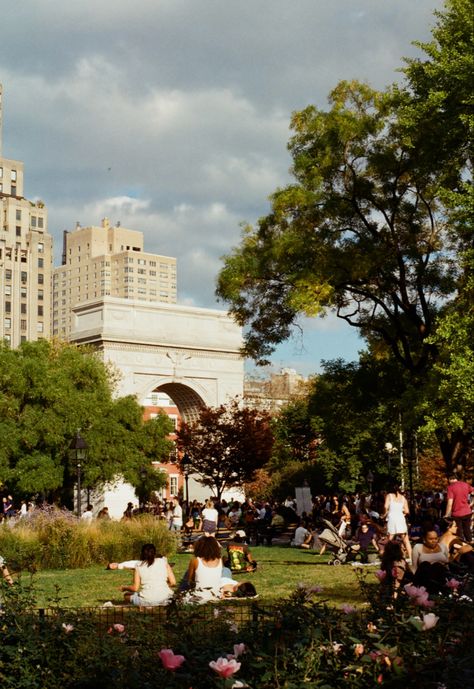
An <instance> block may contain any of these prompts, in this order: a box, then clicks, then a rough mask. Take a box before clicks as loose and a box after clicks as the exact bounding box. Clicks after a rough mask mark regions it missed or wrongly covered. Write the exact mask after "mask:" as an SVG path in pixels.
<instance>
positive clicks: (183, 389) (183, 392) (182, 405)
mask: <svg viewBox="0 0 474 689" xmlns="http://www.w3.org/2000/svg"><path fill="white" fill-rule="evenodd" d="M153 392H163V393H164V394H165V395H168V397H169V398H170V399H172V400H173V402H174V403H175V404H176V406H177V407H178V411H179V414H180V416H181V418H182V419H183V421H185V422H186V423H193V422H194V421H197V420H198V418H199V411H200V410H201V409H202V408H203V407H204V406H205V404H204V401H203V399H202V397H200V395H198V393H197V392H195V391H194V390H193V389H192V388H190V387H188V386H187V385H183V384H182V383H164V384H163V385H159V386H158V387H157V388H155V390H154V391H153Z"/></svg>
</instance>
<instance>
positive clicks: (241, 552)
mask: <svg viewBox="0 0 474 689" xmlns="http://www.w3.org/2000/svg"><path fill="white" fill-rule="evenodd" d="M245 539H246V534H245V531H244V530H243V529H239V530H238V531H236V532H235V535H234V537H233V538H232V540H231V541H229V542H228V543H227V560H226V562H225V565H226V567H229V568H230V570H231V571H232V572H254V571H255V570H256V569H257V563H256V562H255V560H254V559H253V557H252V553H251V552H250V550H249V547H248V545H247V543H246V542H245Z"/></svg>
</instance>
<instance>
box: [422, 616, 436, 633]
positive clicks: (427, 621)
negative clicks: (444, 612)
mask: <svg viewBox="0 0 474 689" xmlns="http://www.w3.org/2000/svg"><path fill="white" fill-rule="evenodd" d="M438 620H439V617H437V616H436V615H435V614H434V613H433V612H428V613H426V615H423V631H426V630H427V629H432V628H433V627H435V626H436V625H437V623H438Z"/></svg>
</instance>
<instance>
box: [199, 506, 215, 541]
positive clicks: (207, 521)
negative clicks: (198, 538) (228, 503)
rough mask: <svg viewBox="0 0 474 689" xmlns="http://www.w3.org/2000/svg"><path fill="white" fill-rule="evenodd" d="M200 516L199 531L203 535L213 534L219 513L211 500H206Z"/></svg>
mask: <svg viewBox="0 0 474 689" xmlns="http://www.w3.org/2000/svg"><path fill="white" fill-rule="evenodd" d="M201 517H202V522H201V531H203V532H204V535H205V536H214V535H215V533H216V531H217V522H218V520H219V513H218V511H217V510H216V508H215V507H214V503H213V502H212V500H206V506H205V508H204V509H203V510H202V512H201Z"/></svg>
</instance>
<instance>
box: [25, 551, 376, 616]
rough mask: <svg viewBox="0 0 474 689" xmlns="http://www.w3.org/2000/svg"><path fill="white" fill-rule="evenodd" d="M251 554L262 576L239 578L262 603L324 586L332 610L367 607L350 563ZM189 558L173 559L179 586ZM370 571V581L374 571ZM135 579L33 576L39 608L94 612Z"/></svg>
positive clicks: (306, 554)
mask: <svg viewBox="0 0 474 689" xmlns="http://www.w3.org/2000/svg"><path fill="white" fill-rule="evenodd" d="M252 554H253V555H254V557H255V559H256V560H257V562H258V569H257V571H256V572H254V573H252V574H240V575H239V576H238V577H237V578H238V579H239V580H240V581H243V580H245V579H248V580H249V581H252V583H253V584H254V585H255V587H256V589H257V591H258V593H259V599H260V600H264V601H268V602H277V601H278V600H280V599H281V598H284V597H286V596H288V595H289V594H290V593H291V592H292V591H293V590H294V589H295V588H296V587H297V586H298V584H300V583H303V584H308V585H311V586H312V585H320V586H322V587H323V593H322V594H321V597H322V598H324V599H327V600H328V602H329V603H330V604H331V605H335V606H339V605H341V604H343V603H352V604H356V605H357V604H361V603H362V597H361V594H360V590H359V586H358V583H357V577H356V573H355V571H354V568H353V567H352V566H351V565H349V564H347V565H341V566H339V567H333V566H330V565H328V564H327V560H328V557H327V556H319V555H318V554H317V553H315V552H313V551H304V550H297V549H295V548H290V547H288V546H286V547H285V546H272V547H270V548H268V547H263V546H261V547H258V548H257V547H256V548H252ZM190 558H191V555H190V554H177V555H174V556H173V557H172V558H171V562H172V563H173V569H174V572H175V575H176V579H177V581H178V582H179V580H180V579H181V577H182V576H183V574H184V572H185V571H186V568H187V566H188V562H189V560H190ZM367 570H368V572H369V577H370V573H371V572H372V571H374V568H373V567H369V568H367ZM132 576H133V573H132V572H127V571H109V570H106V569H105V568H104V567H102V566H93V567H88V568H86V569H74V570H43V571H40V572H38V573H37V574H35V575H34V576H33V583H34V587H35V590H36V596H37V604H38V606H39V607H46V606H49V605H51V604H52V603H53V602H54V601H60V602H61V605H64V606H67V607H69V606H71V607H82V606H87V607H88V606H93V607H95V606H98V605H102V604H103V603H104V602H106V601H112V602H113V603H115V604H120V603H121V602H122V594H121V593H120V591H119V590H118V588H119V586H120V585H121V584H127V583H130V582H131V580H132ZM22 580H23V582H24V583H27V582H28V580H29V579H28V575H26V574H25V575H22ZM374 581H375V579H374Z"/></svg>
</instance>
